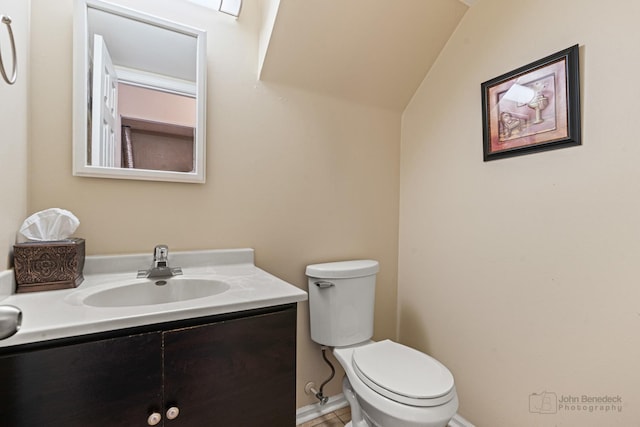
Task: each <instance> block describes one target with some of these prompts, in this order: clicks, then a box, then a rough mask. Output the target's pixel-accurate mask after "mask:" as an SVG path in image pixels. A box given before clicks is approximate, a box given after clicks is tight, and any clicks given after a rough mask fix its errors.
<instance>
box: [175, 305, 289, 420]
mask: <svg viewBox="0 0 640 427" xmlns="http://www.w3.org/2000/svg"><path fill="white" fill-rule="evenodd" d="M295 357H296V310H295V308H292V309H288V310H285V311H281V312H276V313H270V314H264V315H257V316H252V317H247V318H242V319H237V320H231V321H224V322H220V323H215V324H211V325H205V326H198V327H193V328H186V329H182V330H176V331H170V332H165V335H164V359H165V362H164V363H165V389H164V394H165V403H166V404H167V405H168V406H176V407H178V408H179V410H180V414H179V416H178V417H177V418H176V419H174V420H172V421H166V422H165V426H175V427H216V426H219V427H229V426H238V427H240V426H241V427H265V426H269V427H287V426H290V427H293V426H295V407H296V402H295V373H296V362H295Z"/></svg>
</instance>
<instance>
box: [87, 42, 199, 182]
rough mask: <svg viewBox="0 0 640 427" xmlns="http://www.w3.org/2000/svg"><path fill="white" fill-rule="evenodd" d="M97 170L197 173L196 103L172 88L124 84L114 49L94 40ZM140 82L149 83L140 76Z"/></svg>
mask: <svg viewBox="0 0 640 427" xmlns="http://www.w3.org/2000/svg"><path fill="white" fill-rule="evenodd" d="M92 68H93V76H92V79H93V94H92V108H91V109H92V122H93V124H94V126H92V136H91V141H92V142H91V165H92V166H101V167H118V168H119V167H122V168H133V169H146V170H164V171H175V172H192V171H193V167H194V141H195V128H196V123H195V122H196V117H197V116H196V107H197V105H196V99H195V97H194V96H193V95H191V94H183V93H174V92H175V89H171V88H154V87H150V85H149V83H148V82H145V83H140V82H138V83H135V82H133V81H132V80H135V79H136V78H135V72H133V73H132V72H131V70H128V71H127V72H124V71H123V73H124V74H125V75H126V76H127V78H128V79H129V80H130V81H129V82H126V81H125V82H119V79H118V75H117V71H116V69H115V67H114V65H113V62H112V60H111V57H110V55H109V49H108V48H107V46H106V44H105V43H104V39H103V37H102V36H101V35H99V34H95V35H94V50H93V67H92ZM140 80H145V78H144V77H140Z"/></svg>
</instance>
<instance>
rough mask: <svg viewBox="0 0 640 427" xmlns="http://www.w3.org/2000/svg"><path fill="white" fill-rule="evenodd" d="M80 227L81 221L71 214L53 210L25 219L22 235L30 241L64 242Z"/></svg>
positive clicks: (21, 229)
mask: <svg viewBox="0 0 640 427" xmlns="http://www.w3.org/2000/svg"><path fill="white" fill-rule="evenodd" d="M79 225H80V221H79V220H78V218H76V216H75V215H74V214H72V213H71V212H69V211H67V210H64V209H59V208H51V209H45V210H43V211H40V212H36V213H34V214H33V215H31V216H30V217H29V218H27V219H25V220H24V222H23V223H22V226H21V227H20V234H22V235H23V236H24V237H26V238H27V239H29V240H38V241H51V240H64V239H66V238H68V237H69V236H71V235H72V234H73V233H74V231H76V229H77V228H78V226H79Z"/></svg>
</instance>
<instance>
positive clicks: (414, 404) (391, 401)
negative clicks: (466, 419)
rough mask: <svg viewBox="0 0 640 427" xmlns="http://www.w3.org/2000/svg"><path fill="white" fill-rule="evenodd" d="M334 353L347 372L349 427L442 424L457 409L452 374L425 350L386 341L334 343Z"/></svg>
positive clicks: (438, 426)
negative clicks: (423, 351)
mask: <svg viewBox="0 0 640 427" xmlns="http://www.w3.org/2000/svg"><path fill="white" fill-rule="evenodd" d="M391 346H394V347H395V346H398V348H393V347H391ZM389 350H391V351H389ZM404 351H407V354H406V356H408V357H406V358H405V357H402V355H400V354H401V353H403V352H404ZM411 352H414V353H417V354H413V353H411ZM392 353H397V354H395V355H394V354H392ZM333 355H334V356H335V357H336V359H337V360H338V362H340V364H341V365H342V367H343V368H344V371H345V374H346V375H345V378H344V379H343V393H344V395H345V397H346V398H347V400H348V401H349V404H350V405H351V408H352V409H351V417H352V426H353V427H365V426H376V427H391V426H393V427H444V426H446V425H447V423H448V422H449V421H450V420H451V418H453V416H454V415H455V414H456V411H457V410H458V396H457V394H456V390H455V386H454V384H453V376H452V375H451V373H450V372H449V370H448V369H447V368H446V367H444V365H442V364H441V363H439V362H438V361H437V360H435V359H433V358H431V357H429V356H428V355H426V354H423V353H420V352H418V351H416V350H413V349H411V348H409V347H405V346H402V345H401V344H397V343H395V342H393V341H389V340H385V341H380V342H368V343H365V344H363V345H355V346H350V347H340V348H335V349H334V350H333ZM417 355H419V356H422V357H424V360H420V359H421V358H422V357H413V356H417ZM362 356H365V357H362ZM397 356H400V357H397ZM354 399H355V403H356V406H357V409H355V410H354V402H353V400H354ZM358 411H359V412H360V413H358Z"/></svg>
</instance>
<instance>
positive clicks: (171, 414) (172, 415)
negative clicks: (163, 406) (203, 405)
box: [167, 406, 180, 420]
mask: <svg viewBox="0 0 640 427" xmlns="http://www.w3.org/2000/svg"><path fill="white" fill-rule="evenodd" d="M178 415H180V409H178V407H177V406H172V407H171V408H169V409H167V419H169V420H175V419H176V418H178Z"/></svg>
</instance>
